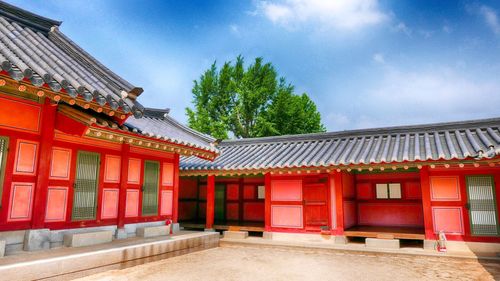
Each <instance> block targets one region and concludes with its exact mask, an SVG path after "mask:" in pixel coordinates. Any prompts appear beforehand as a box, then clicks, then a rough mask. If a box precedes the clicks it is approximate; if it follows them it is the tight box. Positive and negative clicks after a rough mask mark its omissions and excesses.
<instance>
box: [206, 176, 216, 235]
mask: <svg viewBox="0 0 500 281" xmlns="http://www.w3.org/2000/svg"><path fill="white" fill-rule="evenodd" d="M214 212H215V176H214V175H209V176H208V178H207V215H206V224H205V229H212V228H213V226H214Z"/></svg>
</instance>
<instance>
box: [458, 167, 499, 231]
mask: <svg viewBox="0 0 500 281" xmlns="http://www.w3.org/2000/svg"><path fill="white" fill-rule="evenodd" d="M469 178H489V179H490V183H491V189H492V191H493V202H494V205H495V220H496V222H497V235H486V234H474V233H473V228H472V214H471V210H470V207H469V209H468V210H467V212H468V213H469V228H470V235H471V236H477V237H498V236H500V223H499V222H498V202H497V195H496V191H495V189H496V188H495V178H494V177H493V176H491V175H470V176H465V191H466V193H467V204H468V205H469V206H470V196H469V195H470V192H469Z"/></svg>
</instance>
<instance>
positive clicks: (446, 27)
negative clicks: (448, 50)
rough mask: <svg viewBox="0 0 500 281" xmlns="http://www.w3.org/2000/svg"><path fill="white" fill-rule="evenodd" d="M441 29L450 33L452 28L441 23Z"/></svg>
mask: <svg viewBox="0 0 500 281" xmlns="http://www.w3.org/2000/svg"><path fill="white" fill-rule="evenodd" d="M442 30H443V32H444V33H448V34H450V33H451V32H452V31H453V29H452V28H451V27H450V26H449V25H443V28H442Z"/></svg>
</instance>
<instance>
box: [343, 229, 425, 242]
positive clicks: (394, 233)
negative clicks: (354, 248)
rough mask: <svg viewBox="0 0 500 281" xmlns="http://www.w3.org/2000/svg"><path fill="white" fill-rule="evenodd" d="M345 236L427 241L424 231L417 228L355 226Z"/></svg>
mask: <svg viewBox="0 0 500 281" xmlns="http://www.w3.org/2000/svg"><path fill="white" fill-rule="evenodd" d="M344 235H345V236H347V237H365V238H384V239H414V240H425V232H424V229H423V228H415V227H385V226H355V227H351V228H348V229H346V230H345V231H344Z"/></svg>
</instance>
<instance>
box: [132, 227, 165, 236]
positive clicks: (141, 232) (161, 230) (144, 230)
mask: <svg viewBox="0 0 500 281" xmlns="http://www.w3.org/2000/svg"><path fill="white" fill-rule="evenodd" d="M167 235H170V225H160V226H150V227H138V228H137V236H139V237H144V238H147V237H156V236H167Z"/></svg>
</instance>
